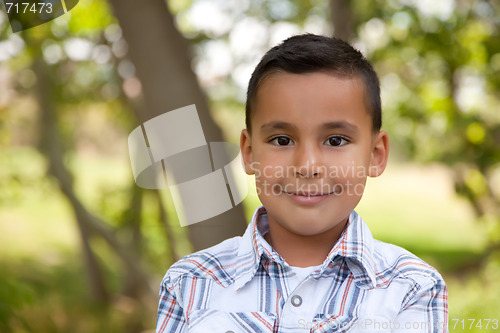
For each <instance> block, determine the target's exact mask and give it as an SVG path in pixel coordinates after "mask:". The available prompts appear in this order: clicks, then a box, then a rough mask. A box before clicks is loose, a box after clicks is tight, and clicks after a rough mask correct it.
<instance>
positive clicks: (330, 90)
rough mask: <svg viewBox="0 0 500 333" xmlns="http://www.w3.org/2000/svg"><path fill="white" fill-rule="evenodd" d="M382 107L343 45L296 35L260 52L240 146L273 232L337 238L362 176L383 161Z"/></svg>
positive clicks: (364, 67) (368, 72) (370, 77)
mask: <svg viewBox="0 0 500 333" xmlns="http://www.w3.org/2000/svg"><path fill="white" fill-rule="evenodd" d="M380 113H381V112H380V97H379V85H378V79H377V76H376V74H375V72H374V71H373V68H372V67H371V65H370V64H369V63H368V62H367V61H366V60H365V59H364V58H363V56H362V55H361V54H360V53H359V52H358V51H356V50H354V49H353V48H352V47H351V46H349V44H347V43H345V42H342V41H340V40H337V39H333V38H328V37H321V36H314V35H301V36H295V37H292V38H289V39H287V40H286V41H284V42H283V43H282V44H280V45H278V46H277V47H274V48H273V49H271V50H270V51H269V52H268V53H267V54H266V55H265V56H264V57H263V58H262V61H261V62H260V63H259V65H258V66H257V68H256V69H255V71H254V73H253V75H252V78H251V79H250V83H249V88H248V101H247V119H246V120H247V129H244V130H243V131H242V134H241V141H240V147H241V152H242V156H243V162H244V165H245V171H246V172H247V173H248V174H255V180H256V188H257V194H258V196H259V199H260V201H261V202H262V204H263V205H264V207H266V210H267V213H268V220H269V226H270V234H271V237H274V236H273V233H274V234H275V235H276V233H277V235H281V236H282V235H285V234H290V235H301V236H314V235H323V236H324V237H326V238H327V239H335V237H338V235H339V234H340V232H341V231H342V229H343V227H344V226H345V223H346V221H347V218H348V216H349V214H350V212H351V211H352V210H353V209H354V208H355V207H356V205H357V204H358V202H359V200H360V199H361V196H362V194H363V191H364V186H365V183H366V178H367V177H368V176H372V177H375V176H378V175H380V174H381V173H382V172H383V170H384V168H385V165H386V162H387V155H388V136H387V133H385V132H384V131H380V126H381V121H380V119H381V114H380ZM276 230H279V231H278V232H277V231H276ZM292 238H293V237H292ZM289 239H291V238H289Z"/></svg>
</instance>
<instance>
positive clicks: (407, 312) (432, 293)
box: [391, 279, 448, 333]
mask: <svg viewBox="0 0 500 333" xmlns="http://www.w3.org/2000/svg"><path fill="white" fill-rule="evenodd" d="M392 328H393V329H392V330H391V331H392V332H393V333H395V332H398V333H399V332H413V333H416V332H418V333H447V332H448V291H447V289H446V284H445V283H444V281H443V280H442V279H439V280H437V282H435V283H433V284H432V285H431V286H429V287H427V288H422V289H420V290H418V291H416V292H415V293H414V295H413V297H410V298H409V300H408V301H407V302H406V305H404V307H403V309H402V310H401V312H400V313H399V314H398V316H397V317H396V320H395V323H394V325H393V327H392Z"/></svg>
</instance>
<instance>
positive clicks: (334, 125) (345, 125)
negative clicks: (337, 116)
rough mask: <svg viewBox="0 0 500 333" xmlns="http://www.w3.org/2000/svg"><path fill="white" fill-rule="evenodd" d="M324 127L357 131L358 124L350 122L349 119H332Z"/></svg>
mask: <svg viewBox="0 0 500 333" xmlns="http://www.w3.org/2000/svg"><path fill="white" fill-rule="evenodd" d="M321 127H323V128H324V129H339V128H340V129H345V130H348V131H351V132H356V131H357V130H358V126H356V125H355V124H351V123H350V122H347V121H332V122H328V123H325V124H323V126H321Z"/></svg>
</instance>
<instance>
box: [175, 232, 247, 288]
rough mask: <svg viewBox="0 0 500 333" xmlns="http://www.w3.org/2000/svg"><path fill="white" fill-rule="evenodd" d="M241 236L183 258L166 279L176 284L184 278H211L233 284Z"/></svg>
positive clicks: (222, 282)
mask: <svg viewBox="0 0 500 333" xmlns="http://www.w3.org/2000/svg"><path fill="white" fill-rule="evenodd" d="M241 238H242V237H241V236H237V237H233V238H229V239H226V240H224V241H222V242H221V243H219V244H217V245H214V246H212V247H209V248H207V249H204V250H200V251H197V252H194V253H191V254H189V255H187V256H185V257H183V258H181V259H180V260H179V261H177V262H176V263H174V264H173V265H172V266H170V268H169V269H168V271H167V274H166V276H165V279H168V280H169V282H170V283H171V284H176V283H177V282H179V281H180V280H181V279H183V278H190V279H211V280H213V281H215V282H216V283H218V284H220V285H222V286H227V285H229V284H231V283H232V282H233V281H234V272H235V270H236V263H237V261H238V253H239V245H240V240H241Z"/></svg>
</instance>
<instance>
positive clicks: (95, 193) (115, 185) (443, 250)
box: [0, 150, 500, 332]
mask: <svg viewBox="0 0 500 333" xmlns="http://www.w3.org/2000/svg"><path fill="white" fill-rule="evenodd" d="M3 153H4V154H3V156H7V157H8V158H7V159H2V161H0V169H1V170H2V172H3V174H1V175H0V176H1V177H0V178H2V177H3V179H14V178H17V179H19V181H17V182H7V183H4V184H2V185H4V186H8V187H9V189H10V190H9V191H8V193H11V194H9V195H8V196H7V195H5V194H4V195H3V196H0V204H2V207H1V209H0V228H1V232H0V331H3V330H2V326H1V325H2V316H3V317H4V318H5V317H9V318H10V320H11V323H14V326H12V327H14V328H15V329H14V330H13V331H14V332H31V331H43V332H65V331H72V329H71V328H72V327H73V328H75V327H76V326H78V328H77V329H76V331H77V332H104V331H107V332H113V331H117V328H120V327H121V328H123V323H122V322H123V318H127V317H131V316H132V315H133V313H130V307H129V306H127V305H126V304H127V302H126V301H125V302H122V301H119V302H118V303H119V304H121V305H120V306H116V308H113V309H111V310H110V309H103V308H102V307H100V306H99V305H98V304H93V303H92V302H91V300H90V297H89V295H88V292H87V284H86V283H87V282H86V278H85V274H84V273H83V262H82V260H80V244H79V239H78V234H77V232H76V226H75V223H74V221H73V218H72V212H71V209H70V207H68V204H67V203H66V201H65V199H64V198H63V197H62V196H61V195H60V194H59V193H58V192H57V189H56V187H55V186H54V184H52V183H50V182H48V181H47V180H46V179H45V178H44V176H43V170H44V166H43V162H42V161H41V160H40V159H39V158H38V157H36V153H35V152H33V151H23V152H19V150H16V152H15V154H14V153H13V152H11V153H8V152H3ZM16 154H17V155H18V156H21V157H20V158H21V159H22V160H23V161H24V162H23V163H20V164H19V163H18V162H15V161H14V162H13V159H15V158H14V157H13V155H16ZM9 158H10V160H9ZM26 161H35V162H36V163H38V167H36V165H35V166H33V163H30V164H29V165H27V164H26V163H25V162H26ZM77 162H78V163H77ZM70 165H73V166H74V168H75V169H76V170H78V171H79V172H77V173H76V175H77V178H76V189H77V190H78V193H79V194H80V195H81V196H82V199H83V201H84V202H85V203H87V204H89V205H91V206H92V207H95V208H98V209H100V208H102V209H107V210H112V209H113V207H114V206H117V205H124V204H126V203H124V202H123V200H120V198H121V197H122V196H123V193H122V189H123V188H125V187H126V186H128V182H129V181H130V178H129V177H130V171H129V169H128V161H127V160H126V159H95V158H94V159H85V160H78V161H77V160H75V161H73V163H70ZM6 170H10V171H8V172H7V171H6ZM6 172H7V173H6ZM9 172H10V173H9ZM26 178H28V179H30V183H23V182H22V180H23V179H26ZM450 179H451V178H450V174H449V171H448V170H447V169H445V168H443V167H439V166H425V167H423V166H415V165H401V164H393V165H391V166H390V167H389V168H388V170H386V172H385V174H384V175H383V176H382V177H380V178H377V179H371V180H369V183H368V185H367V188H366V192H365V195H364V197H363V199H362V201H361V203H360V205H359V206H358V208H357V211H358V212H359V213H360V215H361V216H362V217H363V218H364V219H365V221H366V222H367V223H368V225H369V226H370V229H371V230H372V233H373V234H374V236H375V237H376V238H378V239H380V240H383V241H387V242H391V243H394V244H397V245H400V246H403V247H405V248H407V249H409V250H410V251H412V252H414V253H415V254H417V255H419V256H420V257H422V258H423V259H424V260H426V261H428V262H429V263H431V264H432V265H434V266H436V267H437V268H438V269H439V270H440V271H441V272H442V273H443V276H444V277H445V280H446V281H447V284H448V287H449V297H450V319H458V320H461V319H465V322H467V319H476V320H477V319H480V318H483V319H494V318H497V319H500V312H499V310H498V301H497V299H496V295H498V294H500V282H499V281H500V264H499V263H500V258H492V259H491V260H490V261H489V262H488V263H487V264H486V266H485V267H484V268H483V269H481V270H478V271H477V272H475V271H473V272H470V271H467V270H465V271H464V270H463V269H462V267H467V266H468V265H470V264H471V262H472V263H473V262H474V261H475V260H476V259H477V258H478V257H479V256H480V255H481V252H482V251H483V249H484V246H485V242H486V236H485V233H484V231H483V229H482V228H481V226H480V224H478V223H477V222H476V221H475V219H474V217H473V214H472V212H471V210H470V208H469V206H468V204H467V203H466V202H465V201H463V200H461V199H458V198H456V196H455V195H454V192H453V185H452V183H451V180H450ZM252 182H253V179H252V178H248V184H249V192H250V194H249V195H248V197H247V199H245V205H246V206H245V209H246V213H247V216H248V218H250V215H251V214H252V213H253V211H254V209H255V207H257V206H258V205H260V203H259V201H258V198H257V197H256V195H255V194H253V193H255V191H254V190H253V184H252ZM4 193H7V192H4ZM103 202H104V203H105V204H103ZM148 206H150V205H149V203H148ZM152 209H154V208H152V207H150V208H148V209H147V210H149V211H151V210H152ZM171 210H172V209H171ZM110 216H113V212H111V213H110ZM150 216H154V215H152V214H150ZM151 219H153V218H151ZM162 232H163V231H162V229H161V226H160V225H159V224H158V223H156V222H154V221H147V224H146V225H145V234H146V237H147V239H148V240H150V245H149V246H150V247H151V248H150V251H151V252H155V251H156V255H154V256H153V258H160V257H161V253H162V251H163V248H164V247H163V245H162V237H160V236H159V235H161V233H162ZM179 235H181V236H182V232H180V233H179ZM96 246H99V245H98V244H97V245H96ZM105 252H106V251H105V250H103V253H104V254H102V258H101V260H104V261H105V262H109V261H111V260H113V259H112V257H111V255H110V254H106V253H105ZM155 260H158V261H159V259H155ZM107 266H109V267H108V268H107V270H108V274H109V275H111V276H112V277H113V278H112V279H111V280H110V281H111V282H110V283H111V284H112V285H111V287H112V288H116V284H117V283H119V280H120V277H118V276H114V274H116V272H114V269H115V268H114V266H115V265H114V264H113V265H107ZM157 266H158V267H159V268H158V270H157V271H155V274H156V275H157V276H155V279H156V280H158V281H159V279H160V278H161V274H162V273H163V270H164V268H165V265H164V262H158V263H157ZM457 272H458V273H457ZM2 288H3V289H2ZM118 303H117V304H118ZM124 304H125V305H124ZM5 305H6V306H7V308H6V307H5ZM2 306H3V307H2ZM2 309H3V310H2ZM6 309H7V310H6ZM127 309H128V310H127ZM2 311H4V312H2ZM5 311H6V312H5ZM154 316H155V314H154V313H151V314H150V316H148V317H149V318H147V320H148V322H151V323H152V325H154ZM495 316H496V317H495ZM132 317H133V316H132ZM106 318H109V320H108V319H106ZM23 322H24V324H23ZM465 322H464V323H465ZM33 323H36V324H33ZM453 324H456V322H455V321H452V320H450V325H453ZM450 327H451V328H453V326H450ZM6 331H7V330H6ZM451 331H452V332H465V331H467V332H475V331H477V332H485V331H487V330H484V328H483V329H480V328H478V327H475V328H472V329H468V327H466V328H463V329H462V328H461V322H460V321H459V322H458V326H457V325H455V329H452V330H451Z"/></svg>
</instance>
